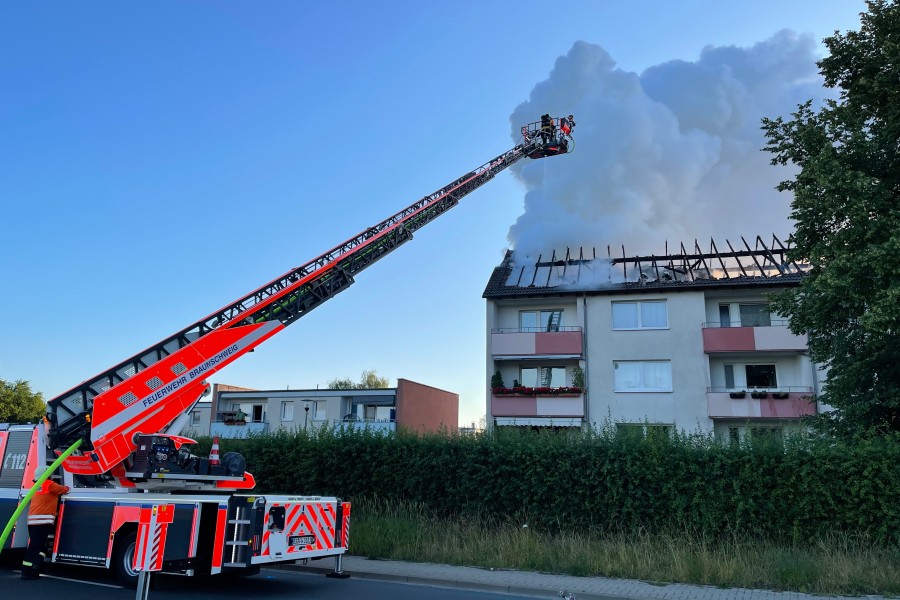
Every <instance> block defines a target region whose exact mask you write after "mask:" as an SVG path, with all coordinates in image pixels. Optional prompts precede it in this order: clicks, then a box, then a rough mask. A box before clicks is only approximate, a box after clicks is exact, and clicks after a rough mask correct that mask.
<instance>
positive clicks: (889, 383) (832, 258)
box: [763, 0, 900, 433]
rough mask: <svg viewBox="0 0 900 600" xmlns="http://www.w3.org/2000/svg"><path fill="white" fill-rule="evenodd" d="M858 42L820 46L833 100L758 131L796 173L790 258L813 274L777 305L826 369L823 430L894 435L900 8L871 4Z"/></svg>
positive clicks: (899, 422) (899, 376) (882, 0)
mask: <svg viewBox="0 0 900 600" xmlns="http://www.w3.org/2000/svg"><path fill="white" fill-rule="evenodd" d="M867 6H868V12H866V13H863V14H862V15H861V27H860V30H859V31H850V32H847V33H845V34H840V33H838V32H835V34H834V35H833V36H831V37H829V38H826V39H825V45H826V46H827V47H828V49H829V56H827V57H826V58H823V59H822V60H821V61H819V63H818V66H819V69H820V72H821V74H822V76H823V77H824V80H825V85H826V87H829V88H834V89H837V90H839V92H840V94H839V98H838V99H837V100H829V101H826V102H825V104H824V105H823V106H822V107H821V108H820V109H818V110H814V109H813V107H812V103H811V102H807V103H805V104H802V105H800V106H799V108H798V110H797V112H796V113H794V114H793V115H792V117H793V118H792V119H790V120H788V121H785V120H783V119H782V118H777V119H774V120H772V119H764V120H763V129H764V130H765V132H766V137H767V138H768V142H767V146H766V150H768V151H770V152H772V153H773V154H774V158H773V159H772V163H773V164H781V165H785V164H788V163H793V164H795V165H796V166H798V167H799V173H798V174H797V175H796V177H795V178H794V179H793V180H789V181H784V182H782V183H781V184H780V185H779V187H778V189H780V190H786V191H790V192H793V194H794V199H793V202H792V204H791V209H792V212H791V216H792V218H793V219H794V220H795V221H796V230H795V232H794V234H793V237H792V239H793V242H794V244H795V245H794V247H793V249H792V251H791V252H790V253H789V258H791V259H800V260H806V261H808V262H809V263H810V265H811V269H810V271H809V273H808V274H807V276H806V277H804V278H803V281H802V284H801V285H800V286H799V287H797V288H794V289H791V290H789V291H787V292H785V293H783V294H781V295H778V296H776V297H773V298H772V306H773V308H774V309H775V310H776V311H777V312H779V313H780V314H782V315H785V316H786V317H788V318H789V319H790V328H791V331H793V332H794V333H798V334H800V333H806V334H807V335H808V339H809V352H810V357H811V359H812V360H813V361H815V362H817V363H820V364H822V365H824V366H825V367H827V368H828V378H827V382H826V384H825V387H824V390H823V394H822V397H821V400H822V401H823V402H825V403H827V404H830V405H831V406H833V407H835V409H836V410H835V412H834V413H832V414H830V415H825V417H824V419H823V422H824V423H823V424H825V425H827V426H829V427H830V428H831V429H832V430H833V431H838V432H843V433H861V432H870V433H871V432H876V433H877V432H887V431H900V345H898V344H897V335H898V334H900V277H898V266H900V0H892V1H887V0H870V1H868V2H867Z"/></svg>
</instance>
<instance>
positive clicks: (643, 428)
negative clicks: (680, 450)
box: [616, 423, 675, 440]
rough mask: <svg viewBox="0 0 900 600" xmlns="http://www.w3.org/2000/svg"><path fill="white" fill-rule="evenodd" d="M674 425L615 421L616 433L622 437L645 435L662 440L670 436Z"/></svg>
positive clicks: (648, 437)
mask: <svg viewBox="0 0 900 600" xmlns="http://www.w3.org/2000/svg"><path fill="white" fill-rule="evenodd" d="M674 431H675V427H674V426H672V425H655V424H650V423H616V433H617V434H618V435H619V436H624V437H642V438H643V437H645V438H647V439H651V440H662V439H667V438H671V437H672V432H674Z"/></svg>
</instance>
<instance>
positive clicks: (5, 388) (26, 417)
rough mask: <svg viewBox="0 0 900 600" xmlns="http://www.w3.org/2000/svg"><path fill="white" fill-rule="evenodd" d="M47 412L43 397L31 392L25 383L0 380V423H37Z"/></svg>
mask: <svg viewBox="0 0 900 600" xmlns="http://www.w3.org/2000/svg"><path fill="white" fill-rule="evenodd" d="M45 412H47V405H46V404H44V397H43V395H42V394H41V393H40V392H38V393H34V392H32V391H31V386H30V385H29V384H28V382H27V381H21V380H19V381H16V382H14V383H11V382H8V381H4V380H2V379H0V422H4V423H6V422H9V423H27V422H29V421H30V422H37V421H39V420H40V419H41V417H42V416H43V415H44V413H45Z"/></svg>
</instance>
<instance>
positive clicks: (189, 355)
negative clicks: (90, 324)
mask: <svg viewBox="0 0 900 600" xmlns="http://www.w3.org/2000/svg"><path fill="white" fill-rule="evenodd" d="M283 328H284V325H282V324H281V323H280V322H279V321H267V322H265V323H259V324H255V325H241V326H238V327H231V328H223V329H219V330H216V331H213V332H211V333H209V334H207V335H205V336H203V337H202V338H200V339H198V340H196V341H195V342H194V343H192V344H190V345H188V346H185V347H184V348H181V349H180V350H178V351H177V352H175V353H173V354H172V355H170V356H167V357H166V358H164V359H162V360H160V361H159V362H157V363H154V364H153V365H151V366H150V367H148V368H146V369H144V370H143V371H141V372H139V373H137V374H136V375H134V376H132V377H130V378H128V379H126V380H125V381H123V382H122V383H120V384H118V385H116V386H114V387H112V388H110V389H108V390H107V391H105V392H103V393H102V394H100V395H98V396H97V397H96V398H95V399H94V409H93V415H92V422H91V442H92V443H93V445H94V449H93V450H92V451H91V450H88V451H85V453H84V454H83V455H81V456H70V457H69V458H67V459H66V462H65V468H66V470H67V471H70V472H72V473H79V474H82V475H100V474H102V473H105V472H106V471H108V470H110V469H111V468H113V467H114V466H116V465H118V464H119V463H121V462H122V461H123V460H125V459H126V458H127V457H128V456H129V455H130V454H131V453H132V452H134V450H135V445H134V441H133V437H134V434H136V433H156V432H159V431H161V430H163V429H165V427H167V426H168V425H169V424H170V423H172V421H173V420H175V418H176V417H178V415H179V414H181V413H182V412H184V410H185V409H187V408H188V407H189V406H190V405H191V404H193V402H194V401H195V400H196V399H197V398H198V397H199V396H200V394H201V393H202V392H203V389H204V388H205V387H206V383H205V381H204V380H205V379H206V378H207V377H209V376H210V375H212V374H213V373H215V372H216V371H218V370H219V369H221V368H222V367H224V366H225V365H227V364H229V363H231V362H232V361H233V360H235V359H236V358H238V357H239V356H241V355H243V354H244V353H245V352H248V351H250V350H252V349H253V348H255V347H256V346H258V345H259V344H261V343H262V342H264V341H265V340H267V339H268V338H270V337H271V336H273V335H275V334H276V333H277V332H278V331H280V330H281V329H283Z"/></svg>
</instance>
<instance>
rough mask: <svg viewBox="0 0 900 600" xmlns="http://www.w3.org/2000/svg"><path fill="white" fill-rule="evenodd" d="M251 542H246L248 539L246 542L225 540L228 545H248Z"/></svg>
mask: <svg viewBox="0 0 900 600" xmlns="http://www.w3.org/2000/svg"><path fill="white" fill-rule="evenodd" d="M249 543H250V542H246V541H245V542H232V541H228V542H225V545H226V546H246V545H248V544H249Z"/></svg>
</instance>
